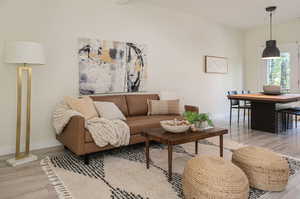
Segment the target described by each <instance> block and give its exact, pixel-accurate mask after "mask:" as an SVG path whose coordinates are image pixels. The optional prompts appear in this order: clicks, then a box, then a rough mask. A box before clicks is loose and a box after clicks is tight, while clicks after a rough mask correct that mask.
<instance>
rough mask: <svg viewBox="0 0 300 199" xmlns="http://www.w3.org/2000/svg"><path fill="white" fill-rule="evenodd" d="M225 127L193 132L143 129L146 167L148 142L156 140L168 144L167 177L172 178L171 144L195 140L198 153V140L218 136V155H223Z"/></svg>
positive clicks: (148, 155)
mask: <svg viewBox="0 0 300 199" xmlns="http://www.w3.org/2000/svg"><path fill="white" fill-rule="evenodd" d="M227 133H228V130H227V129H222V128H211V129H207V130H203V131H196V132H193V131H191V130H189V131H187V132H184V133H170V132H166V131H165V130H164V129H162V128H152V129H151V128H150V129H145V130H144V131H143V133H142V135H143V136H145V137H146V149H145V152H146V167H147V169H149V161H150V154H149V142H150V141H156V142H159V143H162V144H165V145H168V178H169V180H172V153H173V152H172V151H173V146H174V145H178V144H185V143H188V142H195V153H196V154H198V140H202V139H205V138H210V137H216V136H219V137H220V156H221V157H223V135H224V134H227Z"/></svg>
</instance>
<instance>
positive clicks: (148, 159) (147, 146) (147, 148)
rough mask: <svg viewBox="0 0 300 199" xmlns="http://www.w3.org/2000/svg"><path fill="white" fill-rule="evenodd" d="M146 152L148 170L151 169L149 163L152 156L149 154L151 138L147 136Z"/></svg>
mask: <svg viewBox="0 0 300 199" xmlns="http://www.w3.org/2000/svg"><path fill="white" fill-rule="evenodd" d="M145 151H146V167H147V169H149V161H150V157H149V156H150V154H149V138H148V136H146V148H145Z"/></svg>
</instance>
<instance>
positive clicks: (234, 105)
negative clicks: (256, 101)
mask: <svg viewBox="0 0 300 199" xmlns="http://www.w3.org/2000/svg"><path fill="white" fill-rule="evenodd" d="M244 92H246V91H244ZM247 92H248V91H247ZM227 94H228V95H237V94H238V92H237V91H236V90H233V91H227ZM242 94H244V93H243V92H242ZM229 100H230V116H229V123H230V126H231V123H232V110H233V109H237V111H238V118H237V123H238V125H239V123H240V110H241V109H242V110H243V111H244V121H245V117H246V110H247V111H248V128H249V127H250V111H249V110H251V103H250V104H249V102H247V101H245V100H236V99H229ZM241 101H242V102H243V103H242V104H241Z"/></svg>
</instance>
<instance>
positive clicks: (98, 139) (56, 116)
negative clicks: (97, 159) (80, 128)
mask: <svg viewBox="0 0 300 199" xmlns="http://www.w3.org/2000/svg"><path fill="white" fill-rule="evenodd" d="M76 115H79V116H82V114H80V113H78V112H77V111H74V110H72V109H70V108H69V107H68V105H66V104H65V103H60V104H58V105H57V107H56V109H55V111H54V112H53V126H54V128H55V131H56V134H60V133H61V132H62V131H63V129H64V127H65V126H66V125H67V124H68V122H69V121H70V119H71V117H73V116H76ZM82 117H83V116H82ZM85 128H86V129H88V130H89V132H90V133H91V135H92V137H93V139H94V141H95V143H96V145H97V146H99V147H104V146H106V145H108V144H111V145H113V146H115V147H118V146H122V145H128V144H129V139H130V130H129V127H128V125H127V124H126V123H125V122H123V121H121V120H107V119H105V118H98V117H96V118H92V119H90V120H85Z"/></svg>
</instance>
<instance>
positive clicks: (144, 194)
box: [41, 139, 300, 199]
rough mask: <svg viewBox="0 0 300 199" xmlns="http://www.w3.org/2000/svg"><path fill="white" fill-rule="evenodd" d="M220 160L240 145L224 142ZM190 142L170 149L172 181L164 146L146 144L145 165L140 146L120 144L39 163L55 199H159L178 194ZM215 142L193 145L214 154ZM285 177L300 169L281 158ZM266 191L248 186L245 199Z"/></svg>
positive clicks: (180, 194)
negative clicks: (88, 157) (287, 172)
mask: <svg viewBox="0 0 300 199" xmlns="http://www.w3.org/2000/svg"><path fill="white" fill-rule="evenodd" d="M224 146H225V149H224V158H225V159H229V160H230V159H231V149H235V148H239V147H241V146H242V145H241V144H238V143H236V142H233V141H226V140H225V142H224ZM194 150H195V149H194V143H189V144H184V145H178V146H175V148H174V149H173V179H172V181H171V182H168V180H167V168H168V167H167V149H166V147H165V146H164V145H160V144H152V145H151V150H150V157H151V164H150V169H149V170H147V169H146V166H145V156H144V145H143V144H138V145H134V146H128V147H122V148H119V149H114V150H110V151H106V152H101V153H97V154H94V155H93V156H92V157H91V161H90V164H89V165H85V164H84V163H83V160H82V159H80V158H79V157H77V156H76V155H74V154H73V153H71V152H69V151H65V152H62V153H59V154H56V155H53V156H49V157H47V158H45V159H43V160H42V161H41V165H42V167H43V169H44V171H45V172H46V174H47V175H48V177H49V180H50V181H51V183H52V184H53V186H54V188H55V190H56V192H57V193H58V196H59V198H77V199H81V198H84V199H89V198H101V199H102V198H103V199H109V198H110V199H146V198H149V199H161V198H168V199H169V198H170V199H171V198H184V196H183V192H182V184H181V180H182V178H181V174H182V173H183V169H184V166H185V163H186V162H187V161H188V160H189V159H190V158H192V157H194ZM218 153H219V148H218V146H217V143H216V140H215V139H211V140H209V141H208V140H204V141H202V142H200V143H199V155H202V154H206V155H218ZM285 158H286V159H287V160H288V162H289V166H290V175H291V176H293V175H295V174H296V172H298V171H299V170H300V161H299V160H296V159H293V158H290V157H285ZM267 193H268V192H266V191H262V190H258V189H254V188H251V190H250V196H249V199H261V198H263V196H264V195H266V194H267Z"/></svg>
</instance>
